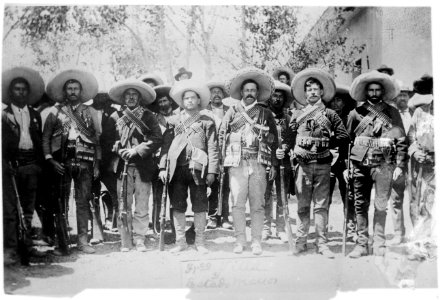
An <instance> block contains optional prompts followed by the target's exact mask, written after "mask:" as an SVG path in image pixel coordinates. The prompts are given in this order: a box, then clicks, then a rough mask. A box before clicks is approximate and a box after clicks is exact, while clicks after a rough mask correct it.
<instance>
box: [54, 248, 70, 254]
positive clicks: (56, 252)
mask: <svg viewBox="0 0 440 300" xmlns="http://www.w3.org/2000/svg"><path fill="white" fill-rule="evenodd" d="M69 254H70V253H69V250H68V249H66V250H61V249H60V248H58V247H57V248H55V249H53V251H52V255H55V256H68V255H69Z"/></svg>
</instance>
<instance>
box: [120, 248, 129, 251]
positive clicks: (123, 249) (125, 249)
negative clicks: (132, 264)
mask: <svg viewBox="0 0 440 300" xmlns="http://www.w3.org/2000/svg"><path fill="white" fill-rule="evenodd" d="M129 251H130V249H128V248H127V247H122V248H121V252H129Z"/></svg>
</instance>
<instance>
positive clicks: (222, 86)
mask: <svg viewBox="0 0 440 300" xmlns="http://www.w3.org/2000/svg"><path fill="white" fill-rule="evenodd" d="M207 85H208V89H209V90H211V89H212V88H215V87H216V88H219V89H222V91H223V93H224V94H225V98H226V97H229V94H228V92H227V91H226V87H225V82H224V81H220V80H215V81H209V82H208V83H207Z"/></svg>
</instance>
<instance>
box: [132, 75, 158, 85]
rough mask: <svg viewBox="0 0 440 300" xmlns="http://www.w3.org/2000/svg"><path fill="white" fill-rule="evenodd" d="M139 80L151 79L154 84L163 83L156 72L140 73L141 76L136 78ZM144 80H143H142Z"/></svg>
mask: <svg viewBox="0 0 440 300" xmlns="http://www.w3.org/2000/svg"><path fill="white" fill-rule="evenodd" d="M138 79H139V80H140V81H144V80H151V81H153V82H154V84H155V86H158V85H162V84H163V80H162V79H161V78H160V77H159V76H158V75H156V74H154V73H145V74H142V75H141V76H139V78H138ZM144 82H145V81H144Z"/></svg>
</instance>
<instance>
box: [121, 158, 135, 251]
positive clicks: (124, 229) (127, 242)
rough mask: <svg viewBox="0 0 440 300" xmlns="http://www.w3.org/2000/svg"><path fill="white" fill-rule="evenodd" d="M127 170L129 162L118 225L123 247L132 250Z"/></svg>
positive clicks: (123, 179) (122, 191)
mask: <svg viewBox="0 0 440 300" xmlns="http://www.w3.org/2000/svg"><path fill="white" fill-rule="evenodd" d="M127 169H128V161H125V162H124V170H123V171H122V184H121V192H120V196H119V203H118V204H119V215H118V219H119V220H120V221H121V223H120V224H119V225H118V228H119V232H120V233H121V245H122V247H123V248H129V249H130V248H132V247H133V242H132V239H131V230H130V228H129V227H128V207H127V206H128V204H127V180H128V178H127V176H128V175H127ZM118 223H119V222H118Z"/></svg>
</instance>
